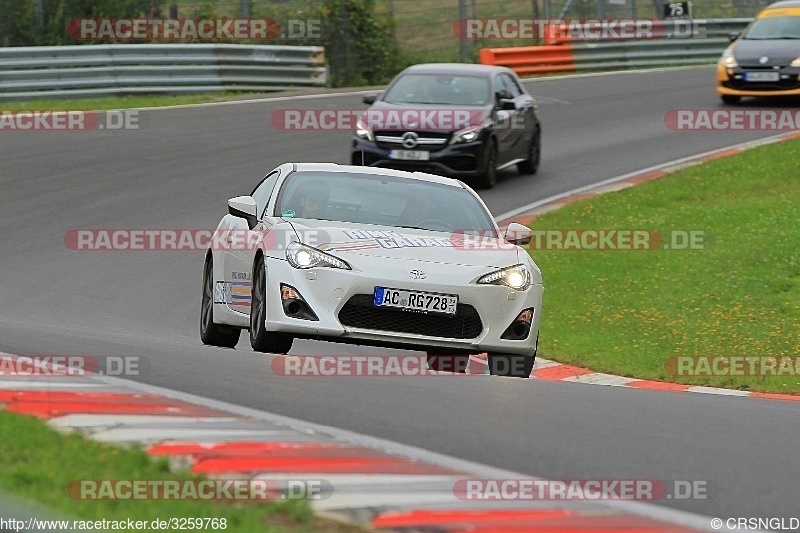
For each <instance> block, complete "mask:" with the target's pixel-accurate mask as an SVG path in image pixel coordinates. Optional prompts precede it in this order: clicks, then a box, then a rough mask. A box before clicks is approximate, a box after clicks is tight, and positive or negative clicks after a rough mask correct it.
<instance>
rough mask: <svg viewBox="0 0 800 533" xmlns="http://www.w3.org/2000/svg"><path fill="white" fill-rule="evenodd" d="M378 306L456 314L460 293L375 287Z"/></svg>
mask: <svg viewBox="0 0 800 533" xmlns="http://www.w3.org/2000/svg"><path fill="white" fill-rule="evenodd" d="M374 296H375V305H376V306H377V307H396V308H400V309H407V310H409V311H417V312H424V313H428V312H430V313H443V314H446V315H454V314H456V307H457V306H458V295H456V294H435V293H432V292H420V291H406V290H402V289H389V288H386V287H375V293H374Z"/></svg>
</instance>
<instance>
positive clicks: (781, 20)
mask: <svg viewBox="0 0 800 533" xmlns="http://www.w3.org/2000/svg"><path fill="white" fill-rule="evenodd" d="M744 38H745V39H753V40H766V39H800V16H779V17H765V18H760V19H757V20H756V21H755V22H753V25H752V26H750V29H748V30H747V33H745V34H744Z"/></svg>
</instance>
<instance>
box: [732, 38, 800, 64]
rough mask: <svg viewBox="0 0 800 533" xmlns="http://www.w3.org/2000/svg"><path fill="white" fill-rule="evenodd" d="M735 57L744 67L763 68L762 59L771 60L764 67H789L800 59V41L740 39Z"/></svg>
mask: <svg viewBox="0 0 800 533" xmlns="http://www.w3.org/2000/svg"><path fill="white" fill-rule="evenodd" d="M733 55H734V57H736V61H737V62H738V63H739V65H742V66H761V63H759V59H761V58H762V57H768V58H769V60H768V61H767V62H766V63H764V65H763V66H774V65H780V66H788V65H789V64H790V63H791V62H792V61H794V60H795V59H797V58H798V57H800V39H764V40H759V39H739V40H738V41H736V43H735V44H734V45H733Z"/></svg>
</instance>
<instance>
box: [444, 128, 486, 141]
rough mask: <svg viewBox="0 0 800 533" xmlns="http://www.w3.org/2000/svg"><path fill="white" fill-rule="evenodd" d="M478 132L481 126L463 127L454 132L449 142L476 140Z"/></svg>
mask: <svg viewBox="0 0 800 533" xmlns="http://www.w3.org/2000/svg"><path fill="white" fill-rule="evenodd" d="M480 134H481V126H470V127H469V128H464V129H463V130H458V131H457V132H455V133H454V134H453V138H452V139H450V144H460V143H471V142H473V141H476V140H478V137H480Z"/></svg>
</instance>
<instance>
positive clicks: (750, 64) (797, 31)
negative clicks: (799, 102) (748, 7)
mask: <svg viewBox="0 0 800 533" xmlns="http://www.w3.org/2000/svg"><path fill="white" fill-rule="evenodd" d="M731 40H732V41H733V42H732V43H731V45H730V46H729V47H728V48H727V49H726V50H725V52H723V54H722V57H720V59H719V62H718V63H717V92H718V93H719V95H720V97H721V98H722V101H723V102H725V103H726V104H735V103H737V102H739V100H740V99H741V98H742V96H756V97H759V96H793V95H800V79H799V77H800V0H787V1H784V2H777V3H775V4H771V5H770V6H768V7H767V8H766V9H764V10H763V11H762V12H761V13H759V14H758V16H757V17H756V19H755V20H754V21H753V22H751V23H750V25H749V26H748V27H747V28H746V29H745V30H744V31H743V32H742V33H741V34H738V35H731Z"/></svg>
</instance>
